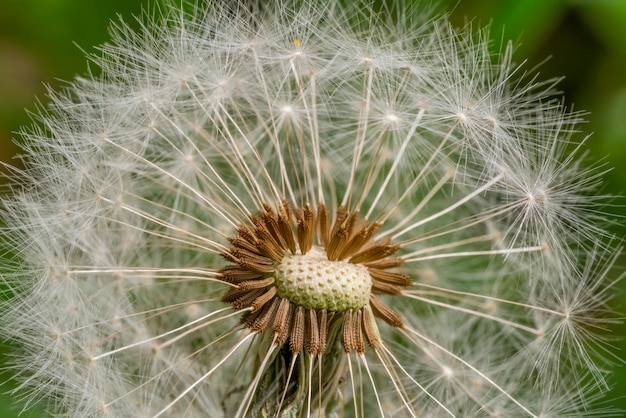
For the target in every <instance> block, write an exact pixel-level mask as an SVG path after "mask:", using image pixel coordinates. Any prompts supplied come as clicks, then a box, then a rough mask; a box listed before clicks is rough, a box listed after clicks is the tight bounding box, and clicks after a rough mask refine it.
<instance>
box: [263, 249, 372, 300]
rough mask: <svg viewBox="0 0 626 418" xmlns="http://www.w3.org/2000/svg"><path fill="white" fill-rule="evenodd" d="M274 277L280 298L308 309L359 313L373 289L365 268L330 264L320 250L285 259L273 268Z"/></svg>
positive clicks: (359, 265)
mask: <svg viewBox="0 0 626 418" xmlns="http://www.w3.org/2000/svg"><path fill="white" fill-rule="evenodd" d="M274 277H275V280H276V282H275V285H276V288H277V294H278V296H279V297H282V298H286V299H289V300H290V301H291V302H292V303H294V304H295V305H297V306H303V307H305V308H307V309H325V310H328V311H335V312H343V311H347V310H348V309H354V310H358V309H361V308H362V307H363V306H365V304H367V302H368V301H369V298H370V292H371V288H372V276H370V274H369V272H368V271H367V267H365V266H364V265H362V264H353V263H348V262H346V261H341V260H337V261H330V260H328V257H327V256H326V253H325V252H323V251H322V250H321V249H320V248H319V247H313V248H311V250H310V251H309V252H308V253H306V254H304V255H300V254H288V255H286V256H285V257H284V258H283V260H282V261H281V262H280V263H279V264H277V265H276V267H275V276H274Z"/></svg>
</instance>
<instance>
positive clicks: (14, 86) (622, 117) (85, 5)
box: [0, 0, 626, 418]
mask: <svg viewBox="0 0 626 418" xmlns="http://www.w3.org/2000/svg"><path fill="white" fill-rule="evenodd" d="M268 1H273V0H268ZM407 1H408V0H407ZM429 2H430V1H425V3H429ZM434 2H435V3H437V4H440V8H441V10H450V11H452V15H451V20H452V21H453V22H454V24H455V25H457V26H462V25H464V24H465V23H466V22H468V21H472V22H473V23H474V24H476V25H477V26H484V25H486V24H490V25H491V38H492V40H493V46H494V49H498V48H499V46H500V45H501V43H502V41H503V40H508V39H511V40H513V41H515V42H516V44H517V45H518V47H517V51H516V54H515V58H516V61H517V62H522V61H523V60H528V64H527V68H530V67H533V66H534V65H536V64H539V63H542V62H544V61H545V59H546V58H550V59H549V60H548V61H546V62H544V63H543V64H542V65H541V66H540V72H541V78H542V79H545V78H551V77H556V76H565V79H564V80H563V82H561V84H560V87H561V90H562V91H563V93H564V95H565V100H566V103H567V104H568V105H573V106H574V108H575V109H584V110H587V111H589V112H590V115H589V116H588V119H589V123H588V124H586V125H585V127H584V128H585V130H586V132H587V133H593V136H592V137H591V139H590V142H589V145H590V147H591V156H592V157H593V158H594V159H596V160H597V159H600V158H604V160H603V161H605V162H606V163H607V166H610V167H615V169H614V170H613V171H611V172H610V173H609V174H608V175H607V176H606V189H605V191H606V192H607V193H610V194H613V195H624V191H625V190H626V174H625V173H624V172H623V171H621V169H622V168H626V0H543V1H540V0H506V1H505V0H481V1H476V0H447V1H446V0H441V1H437V0H434ZM150 3H151V2H150V0H108V1H106V2H105V1H85V0H0V160H2V161H10V160H11V156H12V155H13V154H15V153H16V148H15V147H14V146H13V144H12V138H13V137H14V136H15V134H14V132H15V131H17V130H18V129H19V128H20V126H22V125H25V124H28V123H29V116H28V115H27V113H26V111H25V109H31V110H32V109H34V103H35V100H36V99H37V98H38V99H40V100H41V101H42V102H45V97H44V94H45V87H44V86H45V85H50V86H53V87H59V86H62V85H63V83H64V81H67V80H71V79H72V78H73V77H74V75H76V74H85V73H86V68H87V66H86V60H85V58H84V53H83V51H86V52H94V51H95V50H94V48H93V46H94V45H98V44H102V43H103V42H106V41H107V40H108V33H107V30H108V22H109V21H110V20H111V19H116V18H117V15H118V14H119V15H122V16H124V17H125V19H126V20H127V21H129V22H131V23H132V21H133V19H132V16H133V15H138V14H139V13H140V12H141V10H142V7H149V6H150ZM582 137H583V136H582V134H581V135H580V137H579V138H582ZM625 203H626V201H624V200H617V201H616V204H618V205H622V207H617V208H615V209H614V211H615V212H616V213H619V214H621V215H626V207H624V204H625ZM612 210H613V209H612ZM624 224H625V221H624V219H620V218H616V224H615V226H614V227H613V232H614V233H615V234H616V235H617V236H618V237H619V238H623V237H624V236H626V227H625V226H624ZM620 265H621V267H624V266H626V257H622V258H621V262H620ZM620 287H621V289H622V292H621V295H620V296H619V297H618V298H617V299H616V301H615V308H616V309H617V310H619V311H620V312H622V313H624V312H626V292H625V291H624V290H626V283H624V281H623V282H622V283H621V286H620ZM613 334H614V335H615V336H620V337H621V336H624V335H626V327H625V326H623V325H622V326H619V327H616V328H615V329H614V330H613ZM615 346H616V347H617V348H618V349H619V350H620V351H618V355H619V356H621V357H622V358H626V354H624V353H625V352H626V341H624V340H621V341H619V340H618V341H616V342H615ZM6 352H8V349H7V347H4V348H3V349H2V350H0V356H4V353H6ZM1 362H2V358H0V363H1ZM6 377H7V376H6V375H3V376H0V379H1V380H5V379H6ZM612 383H613V384H614V385H615V386H614V391H613V393H612V394H611V398H610V399H609V400H608V401H607V402H609V403H610V404H611V405H614V406H618V407H621V408H624V409H626V367H621V368H620V369H619V370H617V373H615V375H614V376H613V381H612ZM10 387H11V386H10V383H8V384H5V385H3V386H0V391H2V392H4V391H6V390H8V389H10ZM2 389H4V390H2ZM10 405H11V401H10V398H9V396H8V395H4V394H3V395H1V396H0V417H2V418H12V417H16V416H17V415H18V412H19V411H18V410H15V408H11V407H10ZM42 415H43V413H42V412H41V411H32V412H30V413H27V414H23V415H21V416H22V417H24V416H27V417H28V416H32V417H38V416H42Z"/></svg>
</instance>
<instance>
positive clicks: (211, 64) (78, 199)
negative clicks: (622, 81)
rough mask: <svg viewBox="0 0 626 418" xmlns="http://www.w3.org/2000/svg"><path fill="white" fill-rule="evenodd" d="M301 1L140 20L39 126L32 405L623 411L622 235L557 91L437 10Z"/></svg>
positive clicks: (61, 409)
mask: <svg viewBox="0 0 626 418" xmlns="http://www.w3.org/2000/svg"><path fill="white" fill-rule="evenodd" d="M281 3H282V4H280V5H279V4H274V5H267V6H265V7H264V8H263V9H262V10H260V11H259V10H254V11H250V10H247V9H246V8H240V9H237V10H233V8H232V7H227V6H224V5H221V4H220V3H219V2H212V1H207V2H198V3H196V4H195V6H194V7H193V8H192V9H193V10H187V11H182V10H181V9H180V8H179V7H177V6H175V5H173V4H171V5H169V6H167V7H165V8H164V10H163V11H162V12H161V13H162V16H161V17H159V18H151V17H147V18H145V20H144V21H145V23H144V25H143V26H142V27H141V29H140V30H139V31H138V32H137V33H135V32H133V31H131V30H130V29H129V28H128V26H126V25H125V24H123V23H120V24H117V25H115V26H114V27H113V30H112V34H113V35H112V36H113V42H112V43H111V44H107V45H105V46H103V47H101V50H100V52H99V54H98V55H97V56H93V57H91V58H92V61H93V62H94V63H95V64H97V65H98V66H99V67H100V68H101V75H98V76H96V75H92V76H89V77H86V78H77V79H76V80H75V81H74V82H72V83H70V84H69V86H68V87H67V88H66V89H65V90H64V91H62V92H60V93H51V94H50V100H51V104H50V107H49V108H48V109H45V110H44V109H42V110H41V111H40V113H39V117H38V120H39V124H37V125H36V126H35V127H33V128H30V129H28V130H24V131H23V133H22V138H23V160H24V163H25V166H26V168H25V169H24V170H17V169H14V171H13V173H14V174H13V176H12V183H11V184H12V186H11V187H12V193H11V195H10V196H7V197H4V198H3V200H2V214H3V219H4V222H5V227H4V237H3V245H4V248H5V251H7V252H8V253H11V254H13V256H12V257H11V258H10V261H7V263H8V265H7V267H6V268H5V269H4V270H3V279H4V281H5V283H6V286H7V288H8V291H7V297H6V298H5V299H6V301H5V303H4V304H3V307H2V314H3V320H2V324H3V326H2V327H3V329H2V332H3V334H4V335H5V336H6V337H7V338H8V339H10V340H12V342H13V343H14V344H15V346H18V347H19V351H17V352H16V353H15V356H14V357H13V365H12V367H13V370H14V371H15V373H16V379H17V380H18V381H19V382H20V386H19V387H18V389H16V391H15V395H16V397H18V398H20V399H21V400H22V401H23V402H24V404H25V406H26V407H29V406H32V405H34V404H37V403H40V402H46V405H47V407H48V411H49V413H50V414H51V415H54V416H59V417H60V416H71V417H152V418H156V417H207V416H210V417H221V416H223V417H244V416H259V417H267V416H272V417H333V416H354V417H369V416H413V417H418V416H419V417H439V416H481V417H483V416H485V417H513V416H516V417H517V416H520V417H521V416H528V417H555V416H580V415H586V414H592V413H596V414H606V415H609V414H610V413H612V412H614V411H612V410H610V409H602V410H596V409H593V403H594V401H596V400H597V399H599V397H600V395H601V393H602V392H604V391H606V390H607V384H606V382H605V377H606V375H607V369H608V368H609V367H608V366H609V365H610V362H611V361H612V360H613V355H612V354H611V348H610V346H609V345H608V343H607V342H606V341H605V340H604V338H603V336H602V333H603V331H602V330H603V329H604V328H605V327H607V326H610V324H611V322H612V319H611V318H612V316H611V314H610V311H609V309H608V307H607V302H608V301H609V300H610V299H611V297H612V291H611V285H612V284H613V283H614V282H615V280H616V279H615V278H614V277H613V278H612V275H611V270H612V266H613V264H614V262H615V258H616V255H615V254H617V252H616V249H615V248H614V247H613V244H612V243H611V240H610V238H609V237H608V234H607V233H606V232H604V231H603V229H602V224H603V223H604V222H605V221H606V216H605V215H604V214H603V212H602V210H601V209H600V205H601V204H602V202H603V200H605V197H602V196H597V195H595V193H596V190H597V188H598V185H599V183H600V181H601V175H602V171H601V169H600V168H599V167H596V168H592V169H585V168H583V166H584V164H583V162H582V160H583V158H584V157H585V154H584V152H582V151H581V150H580V149H581V148H582V147H583V146H584V141H583V143H577V142H575V138H574V133H575V131H576V130H577V124H578V123H579V122H580V114H578V113H572V112H570V111H568V110H567V109H565V108H564V107H563V106H562V105H561V104H560V102H559V101H558V100H556V99H554V98H553V97H554V93H555V91H554V81H548V82H540V81H537V80H536V79H535V78H533V77H532V76H530V77H529V76H527V75H526V74H525V73H524V70H523V69H522V68H521V67H519V66H517V65H516V64H514V63H513V62H512V58H511V50H512V48H511V46H510V45H506V46H505V47H504V48H503V49H502V50H501V52H500V53H499V54H496V55H493V54H491V53H490V52H489V51H488V47H487V44H486V41H484V39H485V38H486V34H485V33H480V36H475V34H473V33H472V31H471V30H469V29H468V30H465V29H464V30H458V29H454V28H452V27H451V26H450V25H449V24H448V23H447V21H446V18H445V17H433V16H432V15H431V14H430V12H428V11H425V10H424V8H423V6H414V7H410V6H408V5H400V6H397V8H394V9H393V10H386V12H382V13H376V12H374V11H373V10H371V9H370V8H368V6H367V5H366V4H357V5H352V6H343V5H340V4H338V3H335V2H332V1H331V2H322V3H320V4H317V3H314V2H310V1H304V2H301V3H300V4H298V3H297V2H281ZM390 11H391V12H397V13H387V12H390ZM618 279H619V278H618ZM598 331H599V332H598Z"/></svg>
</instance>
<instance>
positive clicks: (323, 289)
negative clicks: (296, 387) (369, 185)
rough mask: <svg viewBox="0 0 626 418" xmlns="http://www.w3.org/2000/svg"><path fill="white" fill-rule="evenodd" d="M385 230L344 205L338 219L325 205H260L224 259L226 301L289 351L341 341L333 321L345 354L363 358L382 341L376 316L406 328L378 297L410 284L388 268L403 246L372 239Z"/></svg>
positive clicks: (244, 320)
mask: <svg viewBox="0 0 626 418" xmlns="http://www.w3.org/2000/svg"><path fill="white" fill-rule="evenodd" d="M380 227H381V223H379V222H371V223H368V222H367V221H366V220H365V219H364V218H361V217H359V213H358V211H354V212H348V210H346V208H344V207H343V206H342V207H339V208H338V209H337V213H336V215H335V219H334V221H333V220H331V217H330V214H329V211H328V208H327V207H326V205H324V204H320V205H319V206H318V207H317V210H314V209H312V208H311V207H309V206H308V205H307V206H305V207H304V208H296V209H295V211H294V210H293V209H292V207H291V205H290V204H289V203H287V202H286V201H285V202H282V205H277V207H271V206H270V205H263V209H262V210H261V211H260V212H259V213H258V214H256V215H251V216H250V222H249V223H247V224H246V223H244V224H242V225H241V226H240V227H239V228H238V230H237V232H238V235H236V236H233V237H231V238H229V241H230V243H231V244H232V246H231V248H229V249H228V251H226V252H224V253H223V254H222V255H223V257H224V258H225V259H226V260H227V261H229V262H231V263H232V264H230V265H227V266H225V267H224V268H222V269H221V270H220V275H221V279H222V280H223V281H224V282H225V283H228V284H229V285H230V287H229V289H228V291H227V292H226V293H225V294H224V296H222V301H223V302H226V303H230V304H232V306H233V307H234V308H235V309H238V310H241V311H242V312H243V315H242V319H241V321H242V323H243V324H244V325H245V326H247V327H248V328H250V329H251V330H252V331H253V332H257V333H261V332H264V331H266V330H271V331H272V333H273V335H274V337H273V338H274V344H276V345H277V346H278V345H283V344H286V343H288V347H289V351H291V352H292V353H299V352H300V351H301V350H305V351H306V352H307V353H308V354H310V355H316V354H320V353H323V352H324V351H325V350H326V347H327V344H332V343H333V342H332V341H329V340H328V339H329V338H331V337H332V338H335V337H337V334H336V333H333V334H332V335H329V330H330V328H331V326H333V324H338V325H339V326H340V327H341V343H342V345H343V347H344V350H345V351H346V352H350V351H352V350H356V351H357V352H359V353H363V352H364V350H365V341H367V342H368V343H369V344H370V345H371V346H376V345H377V344H378V329H377V327H376V324H375V321H374V318H375V317H376V318H379V319H382V320H383V321H385V322H387V323H388V324H390V325H391V326H394V327H401V326H402V325H403V322H402V319H401V318H400V316H399V315H398V314H397V313H396V312H394V311H393V310H392V309H390V308H388V307H387V306H386V305H384V304H383V303H382V301H380V300H379V299H378V298H377V296H376V295H399V294H401V293H402V291H403V288H404V287H406V286H410V285H411V284H412V280H411V279H410V278H409V277H408V276H405V275H404V274H400V273H396V272H393V271H389V269H393V268H395V267H398V266H400V265H402V263H403V260H402V259H401V258H396V257H392V256H393V255H394V254H395V253H396V251H397V250H398V249H399V248H400V246H398V245H394V244H392V243H391V239H389V238H385V239H381V240H376V239H375V234H376V232H378V230H379V229H380Z"/></svg>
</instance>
